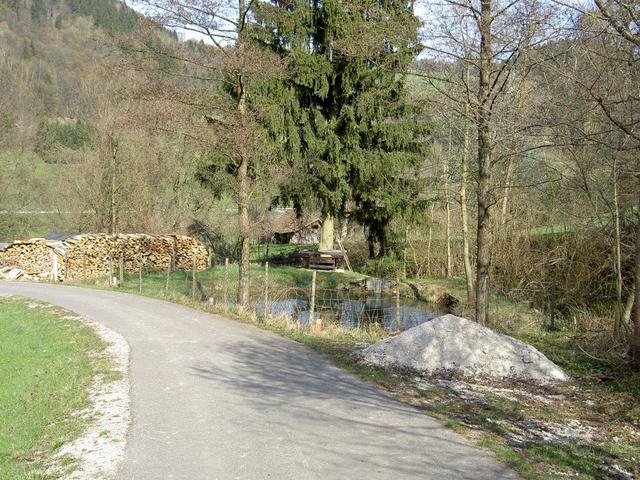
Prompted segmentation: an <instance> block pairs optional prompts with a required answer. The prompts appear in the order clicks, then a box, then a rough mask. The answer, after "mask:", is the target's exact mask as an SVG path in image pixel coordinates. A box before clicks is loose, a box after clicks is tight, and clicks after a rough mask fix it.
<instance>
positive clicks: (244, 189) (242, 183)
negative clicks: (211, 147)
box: [236, 78, 251, 307]
mask: <svg viewBox="0 0 640 480" xmlns="http://www.w3.org/2000/svg"><path fill="white" fill-rule="evenodd" d="M238 93H239V94H238V114H239V116H240V124H241V131H243V130H244V117H245V113H246V112H245V108H246V107H245V102H246V97H245V92H244V83H243V80H242V78H240V79H239V92H238ZM238 155H239V158H238V160H239V164H238V171H237V173H236V177H237V181H238V221H239V227H240V259H239V263H238V304H239V305H240V306H242V307H244V306H246V305H247V304H248V303H249V239H250V236H251V226H250V224H249V185H248V178H247V172H248V169H249V160H248V158H247V154H246V151H245V149H244V146H243V144H242V142H240V147H239V152H238Z"/></svg>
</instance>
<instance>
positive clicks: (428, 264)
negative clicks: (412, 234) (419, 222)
mask: <svg viewBox="0 0 640 480" xmlns="http://www.w3.org/2000/svg"><path fill="white" fill-rule="evenodd" d="M435 208H436V203H435V202H431V209H430V210H431V221H430V222H429V237H428V238H429V240H428V241H427V276H428V277H430V276H431V240H432V238H433V210H434V209H435Z"/></svg>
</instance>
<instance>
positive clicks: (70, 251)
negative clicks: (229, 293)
mask: <svg viewBox="0 0 640 480" xmlns="http://www.w3.org/2000/svg"><path fill="white" fill-rule="evenodd" d="M120 256H122V257H123V259H124V265H125V271H126V272H128V273H135V272H138V270H139V268H140V266H142V267H143V268H145V269H155V270H163V271H164V270H167V268H168V267H169V265H170V264H171V263H172V262H173V266H174V268H176V269H179V270H191V269H192V268H193V262H194V260H195V262H196V268H197V269H198V270H203V269H205V268H207V266H208V265H209V255H208V252H207V248H206V247H205V245H204V244H203V243H202V242H200V241H198V240H195V239H193V238H191V237H187V236H183V235H146V234H115V235H110V234H82V235H75V236H73V237H70V238H68V239H67V240H64V241H50V240H44V239H41V238H35V239H31V240H26V241H16V242H13V243H12V244H10V245H8V246H7V247H5V248H4V249H3V250H0V266H10V267H17V268H20V269H22V270H23V271H24V272H25V274H26V275H29V276H32V277H38V278H42V279H52V278H53V277H54V264H55V263H56V262H57V271H58V279H59V280H64V279H87V278H96V277H101V276H106V275H108V274H109V269H110V264H111V265H113V273H114V274H115V273H116V272H117V268H118V263H119V259H120ZM54 257H55V258H54Z"/></svg>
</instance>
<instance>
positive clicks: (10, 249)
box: [0, 238, 59, 278]
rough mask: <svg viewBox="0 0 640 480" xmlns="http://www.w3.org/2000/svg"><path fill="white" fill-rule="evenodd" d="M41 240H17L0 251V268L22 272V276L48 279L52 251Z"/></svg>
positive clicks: (44, 241) (51, 265)
mask: <svg viewBox="0 0 640 480" xmlns="http://www.w3.org/2000/svg"><path fill="white" fill-rule="evenodd" d="M50 243H59V242H48V241H47V240H44V239H43V238H32V239H30V240H17V241H15V242H13V243H12V244H10V245H8V246H7V247H5V248H4V249H3V250H0V266H4V267H14V268H19V269H20V270H22V272H23V273H24V275H28V276H30V277H36V278H48V277H49V276H50V275H51V273H52V272H53V263H54V259H53V256H54V255H55V252H54V250H53V249H52V247H51V246H50Z"/></svg>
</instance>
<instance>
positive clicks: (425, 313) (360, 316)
mask: <svg viewBox="0 0 640 480" xmlns="http://www.w3.org/2000/svg"><path fill="white" fill-rule="evenodd" d="M333 297H335V298H326V297H322V296H321V297H319V298H318V299H317V300H316V306H315V311H314V318H318V317H320V318H322V320H323V321H324V322H332V323H335V324H339V325H342V326H343V327H345V328H362V327H364V328H367V327H369V326H372V325H377V326H378V327H380V328H383V329H385V330H388V331H392V332H395V331H404V330H407V329H409V328H412V327H415V326H417V325H420V324H422V323H424V322H428V321H429V320H432V319H434V318H436V317H439V316H441V315H444V314H446V313H447V312H446V310H444V309H442V308H440V307H438V306H437V305H433V304H429V303H426V302H422V301H420V300H414V299H407V298H401V299H400V303H399V305H398V304H397V303H396V299H395V297H393V296H388V295H384V294H382V293H376V294H373V293H369V294H365V293H362V294H354V293H353V292H348V293H346V292H345V293H342V292H333ZM268 308H269V313H271V314H272V315H281V314H286V315H288V316H289V317H290V318H292V319H294V320H297V321H298V322H299V323H300V325H301V326H303V327H306V326H308V324H309V317H310V310H309V298H308V297H307V296H300V297H298V298H286V299H282V300H276V301H272V302H269V303H268ZM256 309H257V312H258V314H264V310H265V309H264V302H262V303H260V304H258V305H257V308H256Z"/></svg>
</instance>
